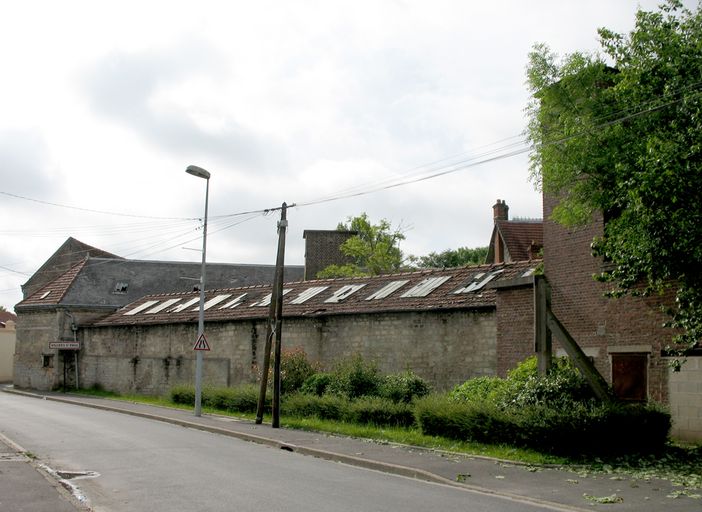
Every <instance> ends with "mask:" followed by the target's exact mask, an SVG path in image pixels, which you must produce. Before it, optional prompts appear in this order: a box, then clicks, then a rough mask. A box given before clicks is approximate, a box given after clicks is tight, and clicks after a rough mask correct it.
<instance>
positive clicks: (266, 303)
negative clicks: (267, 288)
mask: <svg viewBox="0 0 702 512" xmlns="http://www.w3.org/2000/svg"><path fill="white" fill-rule="evenodd" d="M291 291H292V290H291V289H290V288H287V289H284V290H283V295H287V294H288V293H290V292H291ZM271 296H272V294H271V293H269V294H268V295H266V296H265V297H263V298H262V299H261V300H260V301H258V302H254V303H253V304H251V305H250V306H249V307H250V308H252V307H254V306H270V305H271Z"/></svg>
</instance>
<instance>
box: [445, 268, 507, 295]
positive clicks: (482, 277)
mask: <svg viewBox="0 0 702 512" xmlns="http://www.w3.org/2000/svg"><path fill="white" fill-rule="evenodd" d="M502 272H504V270H501V269H500V270H495V271H493V272H488V273H487V274H486V273H480V274H476V275H475V276H473V279H472V280H471V282H470V283H468V284H467V285H466V286H463V287H462V288H459V289H458V290H456V291H455V292H453V293H456V294H459V293H470V292H477V291H478V290H480V289H481V288H482V287H483V286H485V285H486V284H488V283H489V282H490V281H492V280H493V279H495V278H496V277H497V276H498V275H500V274H501V273H502Z"/></svg>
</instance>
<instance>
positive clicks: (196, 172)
mask: <svg viewBox="0 0 702 512" xmlns="http://www.w3.org/2000/svg"><path fill="white" fill-rule="evenodd" d="M185 172H187V173H188V174H192V175H193V176H197V177H198V178H202V179H204V180H205V181H206V182H207V186H206V187H205V220H204V225H203V231H202V270H201V271H200V314H199V317H198V322H197V339H198V340H199V339H200V337H201V336H203V335H204V333H205V267H206V266H205V262H206V258H207V203H208V201H209V195H210V173H209V172H208V171H206V170H205V169H203V168H201V167H198V166H196V165H189V166H188V168H187V169H186V170H185ZM196 352H197V356H196V362H195V416H200V415H202V350H197V351H196Z"/></svg>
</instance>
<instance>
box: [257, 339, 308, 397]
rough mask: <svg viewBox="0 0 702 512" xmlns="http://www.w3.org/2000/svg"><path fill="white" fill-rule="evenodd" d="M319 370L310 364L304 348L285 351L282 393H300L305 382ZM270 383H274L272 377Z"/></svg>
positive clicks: (282, 363) (281, 369) (282, 356)
mask: <svg viewBox="0 0 702 512" xmlns="http://www.w3.org/2000/svg"><path fill="white" fill-rule="evenodd" d="M316 371H317V368H316V367H315V366H314V365H313V364H312V363H310V362H309V360H308V359H307V354H306V353H305V351H304V350H303V348H302V347H293V348H291V349H288V350H283V351H282V354H281V357H280V392H281V394H289V393H294V392H296V391H299V390H300V388H301V387H302V385H303V384H304V383H305V381H306V380H307V379H308V378H309V377H311V376H312V375H314V373H315V372H316ZM269 382H273V379H272V377H270V378H269Z"/></svg>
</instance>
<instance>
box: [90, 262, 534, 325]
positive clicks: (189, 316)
mask: <svg viewBox="0 0 702 512" xmlns="http://www.w3.org/2000/svg"><path fill="white" fill-rule="evenodd" d="M539 261H540V260H539ZM539 261H522V262H517V263H504V264H499V265H478V266H471V267H463V268H455V269H442V270H436V269H434V270H422V271H417V272H405V273H398V274H386V275H381V276H375V277H360V278H343V279H318V280H311V281H303V282H292V283H290V282H289V283H286V284H285V285H284V286H283V289H284V290H288V292H287V293H286V294H285V296H284V298H283V316H284V317H288V318H291V317H320V316H327V315H343V314H347V315H349V314H363V313H383V312H402V311H432V310H434V311H436V310H459V309H483V308H494V307H495V299H496V296H495V294H496V292H495V290H494V289H492V288H491V287H490V285H491V284H493V283H499V282H504V281H507V280H512V279H518V278H521V277H524V276H528V275H531V273H532V272H533V271H534V269H535V268H536V266H537V265H538V263H539ZM432 283H433V284H435V285H436V287H432V286H431V284H432ZM422 285H424V288H421V286H422ZM353 287H356V288H357V289H356V290H355V291H353V292H351V293H350V294H348V295H347V296H345V297H343V296H342V297H341V298H339V300H337V301H334V297H335V296H336V297H339V294H340V292H343V291H344V290H346V291H350V290H352V289H353ZM458 290H464V292H463V293H456V292H457V291H458ZM314 292H317V293H316V294H315V293H314ZM412 292H415V293H412ZM424 292H426V293H424ZM270 293H271V286H270V285H265V286H251V287H239V288H228V289H219V290H207V292H206V297H205V301H206V311H205V320H206V321H208V322H213V321H236V320H247V319H262V318H266V317H267V316H268V311H269V306H268V304H269V302H267V301H266V299H267V298H269V296H270ZM198 297H199V294H197V293H172V294H154V295H150V296H147V297H143V298H141V299H139V300H137V301H135V302H132V303H131V304H129V305H127V306H125V307H124V308H122V309H120V310H119V311H116V312H114V313H112V314H110V315H109V316H107V317H105V318H103V319H101V320H99V321H97V322H95V323H94V324H93V325H96V326H120V325H156V324H171V323H190V322H196V321H197V319H198V315H199V300H198ZM305 297H308V298H307V299H306V300H303V299H304V298H305ZM237 299H238V301H237ZM208 303H209V306H208Z"/></svg>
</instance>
